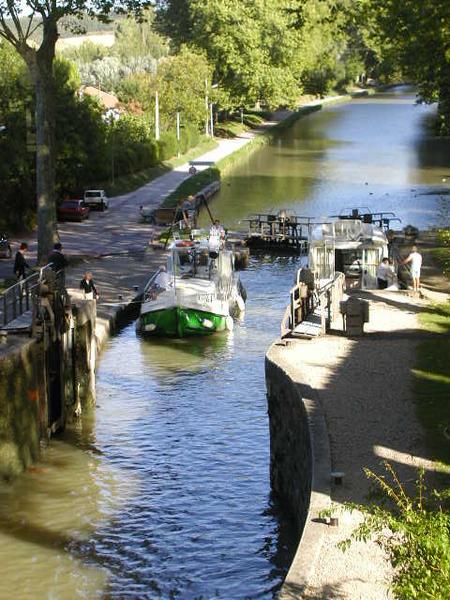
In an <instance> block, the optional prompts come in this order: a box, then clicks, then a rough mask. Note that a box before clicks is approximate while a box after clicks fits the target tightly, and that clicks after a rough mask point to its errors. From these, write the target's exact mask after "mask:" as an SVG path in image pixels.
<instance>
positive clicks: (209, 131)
mask: <svg viewBox="0 0 450 600" xmlns="http://www.w3.org/2000/svg"><path fill="white" fill-rule="evenodd" d="M218 87H219V84H218V83H213V84H211V89H212V90H214V89H216V88H218ZM205 112H206V123H205V133H206V135H211V137H214V132H213V122H212V116H211V115H212V103H211V104H209V98H208V79H205Z"/></svg>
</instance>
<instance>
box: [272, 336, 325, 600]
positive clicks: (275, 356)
mask: <svg viewBox="0 0 450 600" xmlns="http://www.w3.org/2000/svg"><path fill="white" fill-rule="evenodd" d="M279 343H280V342H279V341H278V342H275V343H274V344H273V345H272V346H271V347H270V348H269V350H268V352H267V355H266V361H267V362H268V363H269V364H271V365H272V366H273V367H275V368H276V369H277V370H278V372H279V373H280V374H281V377H282V378H283V379H284V380H285V383H286V384H287V385H290V386H292V388H293V389H294V392H295V394H296V395H297V396H298V399H299V401H300V402H302V403H303V406H304V408H305V411H306V415H307V420H308V427H309V434H310V443H311V455H312V465H311V468H312V481H311V497H310V502H309V508H308V514H307V517H306V521H305V526H304V529H303V532H302V535H301V538H300V541H299V544H298V547H297V550H296V553H295V556H294V559H293V561H292V564H291V566H290V568H289V571H288V573H287V575H286V578H285V581H284V583H283V586H282V588H281V590H280V592H279V595H278V598H279V600H294V599H297V598H301V597H302V595H303V594H304V592H305V590H306V588H307V586H308V584H309V581H310V579H311V576H312V574H313V572H314V569H315V565H316V563H317V560H318V559H319V555H320V549H321V547H322V542H323V538H324V535H325V525H324V522H323V521H322V519H320V518H319V514H320V512H321V511H322V510H324V509H327V508H329V507H330V506H331V497H330V494H331V480H330V476H331V475H330V474H331V454H330V444H329V438H328V430H327V425H326V421H325V415H324V412H323V410H322V406H321V404H320V399H319V396H318V394H317V392H316V390H314V389H313V388H311V387H310V386H309V385H308V377H307V374H306V373H302V372H301V369H299V368H297V369H296V373H295V375H294V374H293V373H292V371H291V370H290V369H289V366H288V365H286V364H285V362H284V359H283V349H284V348H283V347H282V346H279V345H277V344H279ZM299 375H300V376H301V377H302V379H303V381H302V382H300V381H299Z"/></svg>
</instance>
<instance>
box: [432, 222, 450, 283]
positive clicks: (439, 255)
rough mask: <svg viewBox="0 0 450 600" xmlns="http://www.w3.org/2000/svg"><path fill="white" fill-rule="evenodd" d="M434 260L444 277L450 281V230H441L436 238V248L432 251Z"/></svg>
mask: <svg viewBox="0 0 450 600" xmlns="http://www.w3.org/2000/svg"><path fill="white" fill-rule="evenodd" d="M431 253H432V256H433V260H434V262H435V263H436V265H437V266H438V267H439V269H441V270H442V273H443V275H445V277H447V278H448V279H450V229H449V228H446V229H440V230H439V231H438V233H437V236H436V248H433V249H432V251H431Z"/></svg>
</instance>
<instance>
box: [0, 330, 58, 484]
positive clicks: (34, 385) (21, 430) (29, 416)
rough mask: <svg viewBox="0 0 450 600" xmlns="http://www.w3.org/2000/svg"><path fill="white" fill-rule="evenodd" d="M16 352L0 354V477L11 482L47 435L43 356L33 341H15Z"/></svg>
mask: <svg viewBox="0 0 450 600" xmlns="http://www.w3.org/2000/svg"><path fill="white" fill-rule="evenodd" d="M12 343H13V344H14V346H15V347H14V350H15V351H14V352H8V353H6V352H5V350H4V349H3V351H2V353H1V354H0V477H2V478H6V479H9V478H11V477H13V476H14V475H17V474H18V473H20V472H21V471H22V470H23V469H25V468H27V467H28V466H29V465H30V464H31V463H32V462H33V461H34V460H36V459H37V457H38V455H39V443H40V440H41V439H42V438H43V437H45V435H46V427H45V423H46V421H47V402H46V384H45V378H44V377H43V376H42V373H43V371H44V356H43V353H42V351H41V350H40V348H39V347H38V345H37V344H36V343H35V342H34V341H33V340H28V341H27V343H26V344H21V343H19V340H17V341H16V340H12Z"/></svg>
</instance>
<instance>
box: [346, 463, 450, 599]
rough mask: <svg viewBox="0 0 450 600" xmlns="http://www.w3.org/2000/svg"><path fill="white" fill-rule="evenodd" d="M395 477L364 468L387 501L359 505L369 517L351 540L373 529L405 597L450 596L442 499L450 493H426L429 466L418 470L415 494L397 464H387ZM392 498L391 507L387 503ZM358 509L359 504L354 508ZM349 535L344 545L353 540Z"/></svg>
mask: <svg viewBox="0 0 450 600" xmlns="http://www.w3.org/2000/svg"><path fill="white" fill-rule="evenodd" d="M384 466H385V469H386V472H387V474H388V476H389V478H390V480H391V481H388V479H387V478H386V477H385V476H384V475H376V474H375V473H373V472H372V471H370V470H369V469H364V471H365V473H366V475H367V477H369V478H370V479H372V480H373V481H374V482H375V483H376V485H377V486H378V488H379V489H380V490H381V492H382V502H381V503H380V504H373V505H371V506H370V507H367V506H358V507H357V508H358V509H359V510H361V511H362V512H363V513H365V515H366V518H365V520H364V522H363V523H362V524H361V525H360V526H359V527H358V528H357V529H356V530H355V531H354V532H353V534H352V536H351V539H357V540H362V541H367V540H368V539H370V538H371V537H372V536H373V535H374V534H375V536H376V539H377V541H378V543H379V544H380V545H381V546H382V548H383V549H384V550H385V551H386V552H387V554H388V555H389V557H390V559H391V562H392V565H393V566H394V568H395V571H394V578H393V583H392V589H393V592H394V595H395V597H396V598H400V599H401V600H411V599H414V598H416V599H417V600H425V599H427V598H428V599H430V600H431V599H433V600H448V598H449V597H450V515H449V514H448V512H445V510H444V508H443V506H442V504H443V501H444V500H445V498H446V497H448V496H449V492H448V490H447V492H446V493H444V494H439V493H438V492H436V491H433V493H432V494H431V495H430V496H429V497H428V498H427V497H426V487H425V484H424V470H423V469H421V470H420V471H419V475H418V479H417V481H416V495H415V496H414V497H412V496H410V495H408V494H407V493H406V491H405V489H404V486H403V485H402V483H401V482H400V481H399V479H398V477H397V475H396V473H395V471H394V469H393V468H392V466H391V465H390V464H389V463H387V462H385V463H384ZM387 501H388V502H389V504H390V506H386V504H387ZM353 508H354V507H353ZM351 539H349V540H345V541H344V542H343V543H342V544H341V548H342V549H343V550H345V549H346V548H347V547H348V545H349V544H350V543H351Z"/></svg>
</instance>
